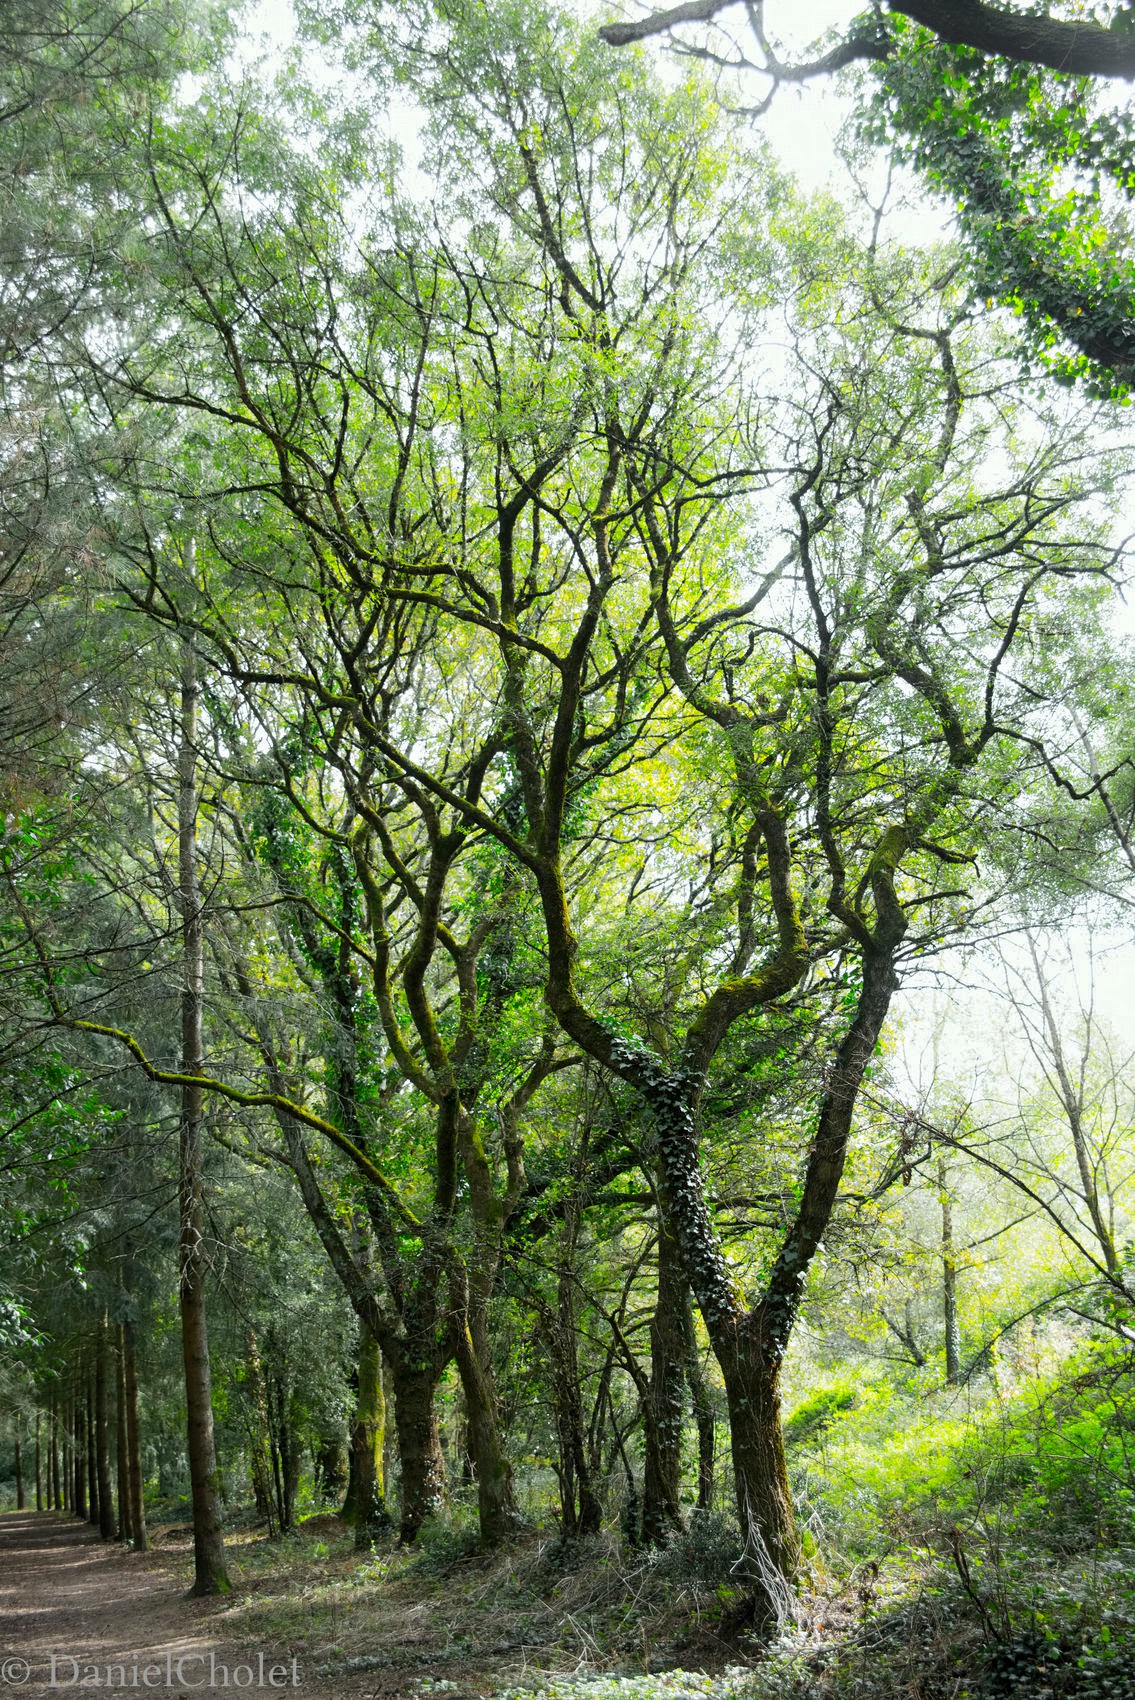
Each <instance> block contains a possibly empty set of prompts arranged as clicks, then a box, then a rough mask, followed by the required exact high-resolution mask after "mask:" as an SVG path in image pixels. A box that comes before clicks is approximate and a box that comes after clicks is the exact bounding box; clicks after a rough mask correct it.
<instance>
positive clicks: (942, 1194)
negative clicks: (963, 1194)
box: [938, 1162, 962, 1387]
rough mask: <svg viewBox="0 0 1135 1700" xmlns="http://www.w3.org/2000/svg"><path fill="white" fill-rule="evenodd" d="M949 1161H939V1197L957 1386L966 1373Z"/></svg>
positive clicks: (946, 1311) (950, 1380)
mask: <svg viewBox="0 0 1135 1700" xmlns="http://www.w3.org/2000/svg"><path fill="white" fill-rule="evenodd" d="M948 1182H949V1176H948V1174H947V1172H946V1165H945V1162H940V1163H939V1164H938V1198H939V1202H940V1203H941V1206H942V1314H943V1320H944V1322H945V1331H946V1386H947V1387H956V1386H957V1385H958V1382H959V1381H960V1380H961V1374H962V1341H961V1331H960V1329H959V1327H958V1266H957V1262H956V1260H955V1256H954V1209H953V1200H952V1199H951V1197H950V1193H949V1186H948Z"/></svg>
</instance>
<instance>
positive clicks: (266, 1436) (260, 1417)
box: [248, 1329, 276, 1540]
mask: <svg viewBox="0 0 1135 1700" xmlns="http://www.w3.org/2000/svg"><path fill="white" fill-rule="evenodd" d="M248 1379H249V1382H250V1384H251V1388H252V1420H251V1422H250V1424H249V1443H248V1451H249V1471H250V1474H251V1476H252V1497H253V1500H254V1501H255V1504H256V1512H257V1516H259V1517H263V1518H264V1520H265V1521H266V1523H267V1524H268V1538H269V1540H271V1539H272V1538H273V1537H274V1535H275V1534H276V1517H275V1506H274V1503H273V1499H272V1427H271V1424H270V1422H269V1421H268V1389H267V1387H266V1386H265V1385H264V1368H263V1365H262V1364H261V1362H260V1343H259V1341H258V1340H257V1338H256V1335H255V1333H254V1331H253V1330H252V1329H249V1332H248Z"/></svg>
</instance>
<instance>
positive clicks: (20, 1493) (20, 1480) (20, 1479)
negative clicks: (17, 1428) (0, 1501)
mask: <svg viewBox="0 0 1135 1700" xmlns="http://www.w3.org/2000/svg"><path fill="white" fill-rule="evenodd" d="M15 1441H16V1447H15V1450H16V1458H15V1464H16V1510H17V1511H23V1509H24V1458H23V1451H22V1449H21V1446H20V1436H19V1434H18V1433H17V1435H16V1437H15Z"/></svg>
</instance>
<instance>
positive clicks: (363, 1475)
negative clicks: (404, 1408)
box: [351, 1325, 390, 1552]
mask: <svg viewBox="0 0 1135 1700" xmlns="http://www.w3.org/2000/svg"><path fill="white" fill-rule="evenodd" d="M358 1379H359V1388H358V1397H357V1400H356V1404H355V1420H354V1423H353V1425H352V1428H351V1464H352V1469H351V1484H352V1495H353V1503H352V1514H353V1522H354V1529H355V1546H356V1548H357V1549H358V1550H359V1551H360V1552H366V1551H369V1549H370V1546H371V1543H372V1542H373V1541H374V1539H375V1537H376V1536H377V1535H379V1534H381V1533H382V1531H383V1530H384V1529H388V1528H389V1527H390V1517H389V1514H388V1512H387V1509H386V1479H385V1473H384V1465H385V1451H386V1400H385V1398H384V1397H383V1392H382V1352H381V1350H380V1348H379V1344H378V1341H377V1340H376V1339H375V1337H374V1335H373V1334H372V1333H371V1331H370V1329H369V1328H366V1327H363V1326H361V1325H360V1329H359V1358H358Z"/></svg>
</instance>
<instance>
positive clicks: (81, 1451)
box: [71, 1394, 87, 1518]
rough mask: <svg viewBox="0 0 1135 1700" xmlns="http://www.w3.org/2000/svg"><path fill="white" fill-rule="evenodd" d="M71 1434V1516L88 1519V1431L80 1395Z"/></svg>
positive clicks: (76, 1398) (75, 1404)
mask: <svg viewBox="0 0 1135 1700" xmlns="http://www.w3.org/2000/svg"><path fill="white" fill-rule="evenodd" d="M71 1432H72V1434H73V1436H74V1442H73V1445H72V1447H71V1469H72V1478H73V1482H74V1486H73V1487H72V1489H71V1515H72V1516H73V1517H84V1518H85V1517H86V1515H87V1429H86V1423H85V1422H84V1420H83V1401H82V1399H81V1398H80V1397H79V1395H78V1394H76V1395H75V1400H74V1415H73V1418H72V1428H71Z"/></svg>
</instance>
